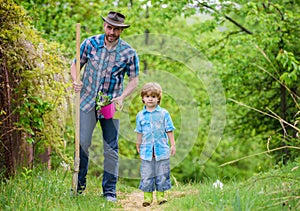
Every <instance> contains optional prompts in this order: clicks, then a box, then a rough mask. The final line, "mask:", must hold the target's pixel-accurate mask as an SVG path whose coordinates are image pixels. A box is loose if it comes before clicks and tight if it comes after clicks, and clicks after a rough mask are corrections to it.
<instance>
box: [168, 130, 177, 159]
mask: <svg viewBox="0 0 300 211" xmlns="http://www.w3.org/2000/svg"><path fill="white" fill-rule="evenodd" d="M167 135H168V138H169V141H170V144H171V155H172V156H174V155H175V154H176V145H175V140H174V132H173V131H169V132H167Z"/></svg>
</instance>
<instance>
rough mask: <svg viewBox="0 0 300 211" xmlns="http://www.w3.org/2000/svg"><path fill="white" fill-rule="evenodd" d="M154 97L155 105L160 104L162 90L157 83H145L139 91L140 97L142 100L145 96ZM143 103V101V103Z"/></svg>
mask: <svg viewBox="0 0 300 211" xmlns="http://www.w3.org/2000/svg"><path fill="white" fill-rule="evenodd" d="M153 94H154V95H156V96H157V98H158V102H157V104H160V100H161V96H162V88H161V86H160V85H159V83H156V82H149V83H146V84H145V85H144V86H143V88H142V91H141V97H142V98H143V97H144V96H145V95H153ZM143 103H144V101H143Z"/></svg>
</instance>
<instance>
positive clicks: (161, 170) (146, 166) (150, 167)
mask: <svg viewBox="0 0 300 211" xmlns="http://www.w3.org/2000/svg"><path fill="white" fill-rule="evenodd" d="M140 171H141V181H140V186H139V189H140V190H142V191H143V192H153V191H155V190H156V191H165V190H169V189H170V188H171V180H170V159H165V160H159V161H156V160H155V158H152V161H146V160H142V163H141V170H140Z"/></svg>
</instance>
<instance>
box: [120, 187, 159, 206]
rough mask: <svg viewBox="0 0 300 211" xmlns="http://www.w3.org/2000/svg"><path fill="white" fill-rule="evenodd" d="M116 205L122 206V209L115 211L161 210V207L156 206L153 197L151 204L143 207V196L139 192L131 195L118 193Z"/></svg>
mask: <svg viewBox="0 0 300 211" xmlns="http://www.w3.org/2000/svg"><path fill="white" fill-rule="evenodd" d="M118 195H119V200H118V204H120V205H121V206H122V208H118V209H115V210H116V211H121V210H122V211H123V210H124V211H135V210H145V211H148V210H157V211H159V210H161V208H162V206H163V205H157V204H156V199H155V196H154V199H153V203H152V204H151V206H150V207H143V206H142V203H143V199H144V194H143V192H141V191H134V192H132V193H119V194H118Z"/></svg>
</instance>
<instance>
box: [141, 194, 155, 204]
mask: <svg viewBox="0 0 300 211" xmlns="http://www.w3.org/2000/svg"><path fill="white" fill-rule="evenodd" d="M152 201H153V192H144V202H143V206H144V207H148V206H150V205H151V203H152Z"/></svg>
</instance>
